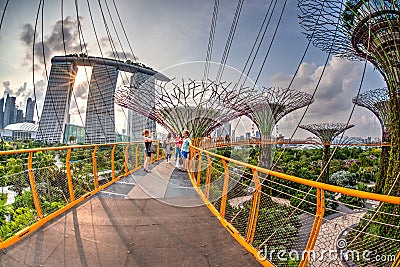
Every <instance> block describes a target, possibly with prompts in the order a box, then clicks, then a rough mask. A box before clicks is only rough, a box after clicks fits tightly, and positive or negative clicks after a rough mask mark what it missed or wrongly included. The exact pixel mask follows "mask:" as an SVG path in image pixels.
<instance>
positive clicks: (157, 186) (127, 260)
mask: <svg viewBox="0 0 400 267" xmlns="http://www.w3.org/2000/svg"><path fill="white" fill-rule="evenodd" d="M160 173H163V175H168V173H169V177H168V176H160ZM189 184H190V182H189V180H188V177H187V174H186V173H182V172H177V171H175V170H174V169H173V167H172V166H170V165H168V164H167V163H165V162H162V163H160V164H159V165H157V166H156V167H155V168H154V169H153V170H152V172H151V173H145V172H144V171H143V170H139V171H137V172H136V173H134V174H133V176H128V177H126V178H124V179H122V180H121V181H119V182H118V183H117V184H114V185H113V186H111V187H109V188H107V189H106V190H105V192H101V193H99V194H97V195H95V196H94V197H92V198H90V199H88V200H86V201H85V202H83V203H81V204H80V205H78V206H77V207H74V208H73V209H70V210H69V211H67V212H66V213H65V214H63V215H62V216H59V217H58V218H56V219H55V220H53V221H52V222H50V223H48V224H47V225H45V227H43V228H41V229H39V230H37V231H36V232H35V233H33V234H32V235H30V236H28V237H27V238H25V239H23V240H22V241H21V242H19V243H17V244H15V245H14V246H12V247H10V248H8V249H5V250H3V251H1V252H0V266H7V267H11V266H140V267H146V266H260V264H259V263H258V262H257V261H256V260H255V259H254V257H253V255H251V254H250V253H248V252H247V251H246V250H245V249H244V248H242V247H241V246H240V245H239V244H238V243H237V242H236V240H235V239H234V238H233V237H232V236H231V235H230V234H229V233H228V232H227V231H226V230H225V229H224V228H223V227H222V226H221V225H220V223H219V221H218V220H217V218H215V217H214V216H213V215H212V214H211V212H210V211H209V210H208V208H207V207H206V206H204V205H201V206H199V205H197V204H198V203H200V200H199V198H198V197H197V195H195V194H193V192H194V191H193V189H191V188H188V187H186V185H189ZM139 185H140V186H139ZM182 185H183V186H182ZM145 186H149V188H150V189H152V190H153V191H154V192H153V191H152V192H150V194H147V193H148V192H147V193H146V188H145ZM153 193H154V194H156V195H155V196H156V197H157V199H155V198H153V197H152V194H153ZM182 203H185V204H187V205H186V206H190V205H188V203H192V204H193V205H191V207H182V206H181V205H180V204H182Z"/></svg>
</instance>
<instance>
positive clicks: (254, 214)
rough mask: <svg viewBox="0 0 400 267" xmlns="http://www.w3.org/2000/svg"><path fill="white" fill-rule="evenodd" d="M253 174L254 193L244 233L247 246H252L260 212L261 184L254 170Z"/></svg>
mask: <svg viewBox="0 0 400 267" xmlns="http://www.w3.org/2000/svg"><path fill="white" fill-rule="evenodd" d="M252 172H253V181H254V192H253V202H252V204H251V210H250V216H249V221H248V224H247V233H246V241H247V242H248V243H249V244H253V240H254V234H255V232H256V226H257V219H258V212H259V210H260V194H261V193H260V192H261V183H260V178H259V177H258V172H257V171H256V170H255V169H252Z"/></svg>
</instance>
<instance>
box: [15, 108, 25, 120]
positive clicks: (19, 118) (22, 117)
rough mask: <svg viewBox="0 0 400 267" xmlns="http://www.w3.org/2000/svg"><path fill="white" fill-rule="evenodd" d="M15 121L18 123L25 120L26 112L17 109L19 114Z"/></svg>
mask: <svg viewBox="0 0 400 267" xmlns="http://www.w3.org/2000/svg"><path fill="white" fill-rule="evenodd" d="M15 122H16V123H21V122H24V112H23V111H22V109H17V116H16V119H15Z"/></svg>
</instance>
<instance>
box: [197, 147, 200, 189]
mask: <svg viewBox="0 0 400 267" xmlns="http://www.w3.org/2000/svg"><path fill="white" fill-rule="evenodd" d="M197 153H198V155H199V160H198V161H199V163H198V164H197V182H196V185H197V186H200V178H201V153H200V151H198V152H197Z"/></svg>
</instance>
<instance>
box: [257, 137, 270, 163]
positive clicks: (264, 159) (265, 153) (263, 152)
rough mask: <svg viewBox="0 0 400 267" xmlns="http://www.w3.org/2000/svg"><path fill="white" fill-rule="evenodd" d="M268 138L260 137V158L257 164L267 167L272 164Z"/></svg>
mask: <svg viewBox="0 0 400 267" xmlns="http://www.w3.org/2000/svg"><path fill="white" fill-rule="evenodd" d="M269 141H270V140H269V139H261V145H260V159H259V161H258V166H259V167H262V168H266V169H269V168H270V167H271V164H272V150H273V147H272V144H269Z"/></svg>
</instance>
